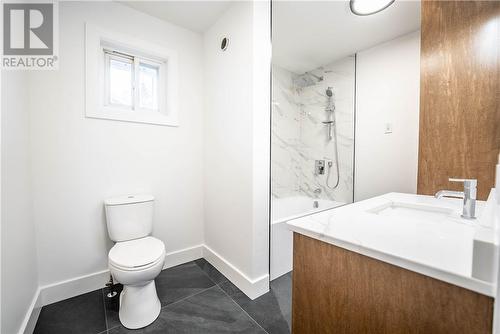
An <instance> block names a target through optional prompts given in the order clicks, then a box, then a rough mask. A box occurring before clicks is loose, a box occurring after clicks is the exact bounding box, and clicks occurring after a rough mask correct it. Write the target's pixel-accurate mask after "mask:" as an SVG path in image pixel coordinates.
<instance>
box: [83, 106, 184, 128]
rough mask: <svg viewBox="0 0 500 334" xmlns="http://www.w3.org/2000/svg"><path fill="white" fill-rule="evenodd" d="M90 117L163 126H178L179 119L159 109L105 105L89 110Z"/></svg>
mask: <svg viewBox="0 0 500 334" xmlns="http://www.w3.org/2000/svg"><path fill="white" fill-rule="evenodd" d="M86 116H87V117H88V118H98V119H108V120H115V121H123V122H135V123H145V124H154V125H163V126H173V127H178V126H179V121H178V119H177V118H176V117H169V116H168V115H165V114H162V113H160V112H157V111H145V110H141V111H132V110H125V109H119V108H110V107H103V108H102V109H101V110H99V111H98V112H89V111H87V113H86Z"/></svg>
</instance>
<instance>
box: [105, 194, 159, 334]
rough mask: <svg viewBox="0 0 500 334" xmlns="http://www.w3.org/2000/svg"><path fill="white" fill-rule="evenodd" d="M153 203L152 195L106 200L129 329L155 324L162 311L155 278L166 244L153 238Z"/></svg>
mask: <svg viewBox="0 0 500 334" xmlns="http://www.w3.org/2000/svg"><path fill="white" fill-rule="evenodd" d="M153 203H154V197H153V196H150V195H137V196H126V197H118V198H111V199H108V200H105V201H104V205H105V208H106V221H107V224H108V233H109V237H110V238H111V240H113V241H115V242H116V244H115V245H114V246H113V248H111V250H110V251H109V255H108V263H109V270H110V272H111V275H113V278H114V279H115V280H116V281H117V282H119V283H122V284H123V291H122V293H121V295H120V312H119V317H120V321H121V323H122V324H123V326H125V327H127V328H129V329H137V328H141V327H145V326H147V325H149V324H151V323H152V322H153V321H155V319H156V318H157V317H158V315H159V314H160V309H161V303H160V300H159V299H158V295H157V293H156V286H155V281H154V279H155V278H156V276H158V275H159V274H160V272H161V270H162V269H163V264H164V262H165V245H164V244H163V242H162V241H161V240H158V239H156V238H153V237H152V236H150V234H151V232H152V230H153Z"/></svg>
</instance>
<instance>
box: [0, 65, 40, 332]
mask: <svg viewBox="0 0 500 334" xmlns="http://www.w3.org/2000/svg"><path fill="white" fill-rule="evenodd" d="M29 122H30V115H29V111H28V75H27V73H26V72H8V71H4V72H2V121H1V123H2V130H1V134H2V138H1V141H2V145H1V150H2V157H1V160H2V194H1V197H2V238H1V248H2V249H1V254H2V259H1V261H2V262H1V263H2V266H1V271H2V277H1V282H2V287H1V289H2V298H1V315H2V327H1V330H0V331H1V332H2V333H17V332H18V330H19V328H20V327H21V325H22V323H23V320H24V317H25V315H26V313H27V312H28V310H29V309H30V306H31V304H32V302H33V299H34V298H35V297H36V291H37V288H38V273H37V255H36V240H35V226H34V223H33V202H32V196H31V195H32V186H31V166H30V160H31V157H30V152H31V150H30V134H29Z"/></svg>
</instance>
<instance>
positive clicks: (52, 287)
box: [40, 245, 203, 305]
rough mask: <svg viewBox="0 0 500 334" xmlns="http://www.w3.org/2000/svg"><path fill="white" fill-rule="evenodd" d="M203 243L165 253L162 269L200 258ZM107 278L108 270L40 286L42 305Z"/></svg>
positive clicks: (99, 284) (91, 287)
mask: <svg viewBox="0 0 500 334" xmlns="http://www.w3.org/2000/svg"><path fill="white" fill-rule="evenodd" d="M202 255H203V245H197V246H194V247H189V248H185V249H181V250H178V251H175V252H171V253H167V255H166V256H165V265H164V266H163V268H164V269H166V268H170V267H173V266H176V265H179V264H182V263H185V262H189V261H193V260H196V259H199V258H201V257H202ZM108 280H109V270H108V269H106V270H102V271H99V272H96V273H92V274H88V275H84V276H79V277H75V278H72V279H69V280H65V281H61V282H56V283H53V284H49V285H45V286H42V287H40V291H41V292H40V294H41V302H42V305H48V304H52V303H55V302H58V301H61V300H64V299H67V298H71V297H75V296H78V295H81V294H84V293H87V292H91V291H94V290H97V289H101V288H103V287H104V285H105V284H106V282H107V281H108Z"/></svg>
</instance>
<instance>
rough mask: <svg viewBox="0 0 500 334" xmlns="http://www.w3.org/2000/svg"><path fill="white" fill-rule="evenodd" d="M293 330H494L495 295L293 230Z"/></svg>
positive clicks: (296, 333) (304, 333) (299, 333)
mask: <svg viewBox="0 0 500 334" xmlns="http://www.w3.org/2000/svg"><path fill="white" fill-rule="evenodd" d="M293 247H294V249H293V267H294V269H293V283H292V284H293V292H292V300H293V303H292V333H293V334H312V333H314V334H322V333H336V334H342V333H355V334H358V333H359V334H361V333H373V334H376V333H405V334H406V333H422V334H424V333H425V334H427V333H432V334H438V333H446V334H449V333H454V334H458V333H467V334H475V333H481V334H483V333H491V326H492V320H493V299H492V298H490V297H487V296H484V295H481V294H478V293H475V292H473V291H470V290H466V289H463V288H460V287H457V286H454V285H451V284H448V283H445V282H442V281H439V280H436V279H433V278H430V277H427V276H424V275H420V274H417V273H415V272H412V271H409V270H405V269H402V268H399V267H396V266H393V265H390V264H388V263H385V262H381V261H378V260H375V259H372V258H369V257H366V256H363V255H360V254H357V253H354V252H351V251H347V250H345V249H342V248H339V247H335V246H333V245H330V244H327V243H324V242H321V241H318V240H315V239H312V238H309V237H306V236H303V235H301V234H298V233H294V245H293Z"/></svg>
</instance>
